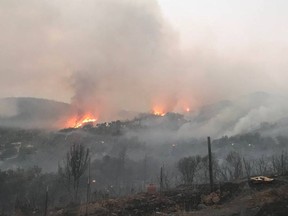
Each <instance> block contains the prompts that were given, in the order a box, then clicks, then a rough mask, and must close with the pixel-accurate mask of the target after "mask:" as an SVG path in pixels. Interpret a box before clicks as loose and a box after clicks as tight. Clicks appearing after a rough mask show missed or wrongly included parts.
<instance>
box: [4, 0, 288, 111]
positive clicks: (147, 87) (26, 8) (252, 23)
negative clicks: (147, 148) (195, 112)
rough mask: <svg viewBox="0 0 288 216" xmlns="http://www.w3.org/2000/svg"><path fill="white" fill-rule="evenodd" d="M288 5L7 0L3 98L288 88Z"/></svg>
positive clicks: (168, 100)
mask: <svg viewBox="0 0 288 216" xmlns="http://www.w3.org/2000/svg"><path fill="white" fill-rule="evenodd" d="M287 9H288V3H287V1H285V0H274V1H270V0H250V1H248V0H247V1H246V0H241V1H240V0H233V1H231V0H217V1H215V0H201V1H199V0H198V1H196V0H189V1H188V0H185V1H184V0H182V1H177V0H159V1H158V4H157V2H156V1H154V0H106V1H105V0H86V1H84V0H62V1H59V0H49V1H48V0H25V1H23V0H0V28H1V35H0V47H1V49H0V73H1V79H0V86H1V87H0V97H9V96H32V97H43V98H50V99H55V100H62V101H70V100H71V98H73V100H72V101H74V102H75V101H76V102H75V103H77V101H78V102H79V100H81V101H82V102H83V103H90V102H91V100H93V101H94V102H95V103H96V104H105V109H106V107H107V106H108V107H117V109H118V108H119V109H120V108H121V109H123V108H124V109H125V108H126V109H134V110H135V109H141V107H142V110H145V109H148V108H149V107H151V106H152V105H155V103H157V101H160V102H159V103H165V106H166V108H167V109H174V108H175V107H180V106H191V107H193V106H199V104H203V103H209V102H210V101H215V100H218V99H222V98H227V97H228V98H229V97H233V96H237V95H239V94H247V93H249V92H253V91H269V92H270V91H272V92H286V91H287V89H288V85H287V84H286V83H287V82H288V73H287V72H288V71H287V68H288V61H287V60H288V59H287V58H288V55H287V54H288V25H287V23H288V14H287ZM90 93H91V94H90ZM87 94H90V96H88V97H87ZM85 97H86V98H85ZM83 98H84V99H83ZM139 98H140V99H139ZM155 101H156V102H155ZM95 103H94V104H93V106H94V105H95ZM168 107H169V108H168Z"/></svg>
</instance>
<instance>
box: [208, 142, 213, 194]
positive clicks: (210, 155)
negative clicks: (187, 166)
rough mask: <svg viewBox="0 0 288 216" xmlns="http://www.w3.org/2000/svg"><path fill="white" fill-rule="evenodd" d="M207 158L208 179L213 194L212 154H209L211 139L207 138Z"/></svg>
mask: <svg viewBox="0 0 288 216" xmlns="http://www.w3.org/2000/svg"><path fill="white" fill-rule="evenodd" d="M208 157H209V178H210V191H211V193H212V192H213V184H214V183H213V167H212V153H211V139H210V137H208Z"/></svg>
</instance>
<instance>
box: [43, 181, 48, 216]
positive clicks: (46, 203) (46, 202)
mask: <svg viewBox="0 0 288 216" xmlns="http://www.w3.org/2000/svg"><path fill="white" fill-rule="evenodd" d="M48 191H49V187H48V186H47V188H46V194H45V208H44V216H46V215H47V209H48Z"/></svg>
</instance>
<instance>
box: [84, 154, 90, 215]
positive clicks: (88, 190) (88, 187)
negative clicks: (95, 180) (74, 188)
mask: <svg viewBox="0 0 288 216" xmlns="http://www.w3.org/2000/svg"><path fill="white" fill-rule="evenodd" d="M90 163H91V158H90V157H89V162H88V179H87V193H86V212H85V215H88V204H89V198H90V183H91V182H90Z"/></svg>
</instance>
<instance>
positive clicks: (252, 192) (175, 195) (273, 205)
mask: <svg viewBox="0 0 288 216" xmlns="http://www.w3.org/2000/svg"><path fill="white" fill-rule="evenodd" d="M215 188H216V189H215V192H213V193H209V187H208V185H198V186H187V185H182V186H179V187H178V188H176V189H173V190H168V191H164V192H162V193H155V194H147V193H141V194H137V195H133V196H128V197H122V198H117V199H107V200H102V201H98V202H95V203H89V205H88V207H87V212H88V215H90V216H106V215H107V216H130V215H131V216H157V215H159V216H166V215H167V216H168V215H169V216H172V215H173V216H287V215H288V180H287V178H286V177H277V178H276V180H275V181H274V182H273V183H269V184H259V185H251V184H250V185H249V184H248V183H247V182H246V181H242V182H235V183H225V184H221V185H215ZM85 214H86V205H82V206H77V207H75V206H73V207H70V208H66V209H60V210H54V211H51V212H50V215H53V216H65V215H71V216H73V215H75V216H81V215H85Z"/></svg>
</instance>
